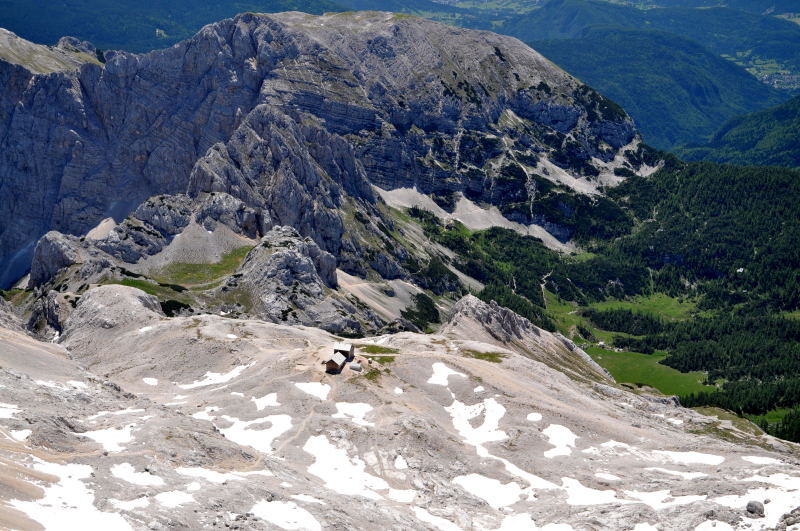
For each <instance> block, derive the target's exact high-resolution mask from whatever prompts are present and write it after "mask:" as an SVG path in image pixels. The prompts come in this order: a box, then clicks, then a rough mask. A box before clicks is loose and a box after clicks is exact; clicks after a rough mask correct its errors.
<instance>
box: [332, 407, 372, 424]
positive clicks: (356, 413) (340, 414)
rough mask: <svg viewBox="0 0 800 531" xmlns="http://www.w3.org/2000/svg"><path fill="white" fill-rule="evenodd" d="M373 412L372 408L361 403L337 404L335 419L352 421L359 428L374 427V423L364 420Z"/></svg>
mask: <svg viewBox="0 0 800 531" xmlns="http://www.w3.org/2000/svg"><path fill="white" fill-rule="evenodd" d="M370 411H372V406H371V405H369V404H364V403H360V402H337V403H336V413H334V414H333V418H335V419H346V418H350V419H352V421H353V423H354V424H358V425H359V426H374V425H375V424H373V423H372V422H367V421H366V420H364V415H366V414H367V413H369V412H370Z"/></svg>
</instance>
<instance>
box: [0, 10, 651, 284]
mask: <svg viewBox="0 0 800 531" xmlns="http://www.w3.org/2000/svg"><path fill="white" fill-rule="evenodd" d="M106 59H107V62H106V63H105V64H104V65H99V64H93V63H87V64H84V65H82V66H81V67H80V69H79V70H70V69H64V70H63V71H55V72H50V73H47V74H33V73H32V72H31V70H30V69H28V68H26V66H25V63H24V61H18V62H20V63H22V64H14V63H12V62H9V61H6V60H2V59H0V83H2V86H3V87H4V90H3V91H2V94H0V264H2V271H0V285H6V284H8V283H9V282H10V281H12V280H13V279H14V278H15V277H17V276H19V275H20V274H21V273H23V272H24V271H25V270H26V269H27V267H28V266H29V264H30V256H31V254H32V252H33V248H34V246H35V242H36V240H37V239H38V238H39V237H40V236H41V235H42V234H44V233H45V232H47V231H48V230H58V231H61V232H66V233H72V234H81V233H84V232H86V231H87V230H88V229H90V228H91V227H92V226H94V225H95V224H96V223H97V222H98V221H99V220H101V219H103V218H105V217H107V216H114V217H115V218H116V219H117V220H120V219H122V218H123V217H125V215H127V214H128V213H129V212H130V211H132V210H133V209H135V208H136V207H137V205H139V204H140V203H141V202H142V201H144V200H145V199H147V198H148V197H150V196H152V195H156V194H175V193H188V195H189V196H190V197H197V196H199V195H202V194H205V193H206V192H226V193H228V194H230V195H231V196H232V197H234V198H236V199H238V200H240V201H242V202H243V203H244V206H245V207H246V208H248V209H251V210H252V211H253V212H254V214H253V216H255V218H258V219H260V220H269V221H268V223H267V224H270V225H271V224H279V225H290V226H293V227H295V228H296V229H297V230H298V231H299V232H300V233H301V235H302V236H310V237H311V238H313V239H314V240H315V241H316V242H317V244H318V245H319V246H320V247H321V248H322V249H324V250H326V251H328V252H331V253H333V254H334V255H336V256H337V257H338V256H340V254H341V252H342V246H343V245H345V246H347V245H349V246H350V247H352V244H347V243H345V244H343V243H342V238H343V236H344V235H345V234H346V231H347V228H346V227H345V223H344V221H343V219H342V216H341V211H340V208H341V206H342V201H343V198H344V197H346V196H349V197H351V198H354V199H355V200H357V201H360V202H362V203H363V204H365V205H369V204H373V203H374V201H375V196H374V194H373V192H372V189H371V187H370V184H374V185H377V186H379V187H381V188H384V189H392V188H397V187H417V188H418V189H419V190H420V191H421V192H423V193H429V194H434V195H435V196H436V197H443V198H445V200H446V199H447V197H450V196H452V194H453V193H456V192H461V193H463V194H464V195H466V196H467V197H469V198H471V199H473V200H480V201H485V202H489V203H493V204H503V203H507V202H509V201H513V202H514V203H524V202H525V201H526V200H527V199H528V198H529V197H528V196H529V193H530V190H529V188H530V187H529V186H528V181H529V180H530V179H531V173H532V172H534V171H535V172H541V173H543V174H545V175H548V174H549V173H550V172H549V171H548V169H547V168H546V167H545V166H548V167H549V168H551V169H553V168H555V169H560V170H563V171H565V172H566V173H569V174H570V175H573V176H575V177H577V178H579V179H587V178H595V177H596V176H597V174H598V172H599V171H600V170H602V169H603V168H600V166H602V164H603V163H607V162H609V161H612V159H614V158H615V157H616V156H617V155H619V154H621V153H622V152H623V148H625V146H629V145H634V148H635V144H631V143H632V142H635V140H636V132H635V129H634V126H633V123H632V122H631V120H630V119H629V118H628V117H627V115H625V113H624V112H622V111H621V110H619V109H618V108H617V107H616V106H614V105H613V104H612V103H610V102H608V101H607V100H605V99H604V98H603V97H602V96H599V95H598V94H596V93H595V92H594V91H592V90H591V89H589V88H588V87H585V86H584V85H582V84H581V83H580V82H578V81H577V80H575V79H574V78H572V77H570V76H569V75H568V74H566V73H564V72H563V71H561V70H560V69H558V68H557V67H556V66H554V65H553V64H551V63H550V62H548V61H547V60H546V59H544V58H543V57H542V56H541V55H539V54H538V53H536V52H535V51H533V50H531V49H530V48H528V47H527V46H525V45H523V44H522V43H521V42H519V41H517V40H515V39H512V38H509V37H502V36H498V35H494V34H491V33H486V32H476V31H468V30H462V29H456V28H451V27H448V26H443V25H440V24H436V23H433V22H430V21H425V20H421V19H413V18H400V17H397V16H394V15H391V14H387V13H356V14H338V15H327V16H322V17H316V16H310V15H304V14H300V13H284V14H278V15H253V14H246V15H240V16H238V17H236V18H234V19H229V20H224V21H221V22H219V23H216V24H212V25H209V26H206V27H205V28H203V29H202V30H201V31H200V32H199V33H198V34H197V35H196V36H195V37H193V38H192V39H190V40H188V41H185V42H182V43H180V44H177V45H175V46H173V47H172V48H169V49H166V50H161V51H155V52H151V53H148V54H145V55H134V54H129V53H124V52H114V53H107V54H106ZM630 158H631V159H634V157H630ZM545 160H552V161H553V164H554V165H549V164H547V165H545V164H544V163H543V161H545ZM630 164H631V166H632V167H633V169H634V170H635V169H637V168H636V165H635V162H631V163H630ZM598 168H599V169H598ZM605 169H607V168H605ZM560 170H559V171H560ZM601 177H602V175H601ZM525 211H526V210H525V208H518V209H516V210H515V212H516V214H515V215H516V216H517V217H521V218H525V216H526V214H525ZM522 221H530V220H526V219H522ZM345 240H346V238H345Z"/></svg>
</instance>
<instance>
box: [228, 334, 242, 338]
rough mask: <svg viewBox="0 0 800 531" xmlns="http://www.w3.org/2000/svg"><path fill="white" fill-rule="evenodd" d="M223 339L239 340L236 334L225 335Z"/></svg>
mask: <svg viewBox="0 0 800 531" xmlns="http://www.w3.org/2000/svg"><path fill="white" fill-rule="evenodd" d="M225 337H227V338H228V339H239V336H237V335H236V334H225Z"/></svg>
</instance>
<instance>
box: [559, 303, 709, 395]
mask: <svg viewBox="0 0 800 531" xmlns="http://www.w3.org/2000/svg"><path fill="white" fill-rule="evenodd" d="M545 300H546V302H547V311H548V314H549V315H550V317H551V318H552V319H553V320H554V321H555V322H556V324H557V326H558V329H559V331H560V332H562V333H563V334H565V335H571V334H572V332H574V331H575V329H576V328H577V327H578V326H581V327H583V328H585V329H587V330H589V331H590V332H591V333H592V335H593V336H594V337H595V339H597V340H598V341H603V342H604V343H605V344H607V345H611V344H612V342H613V336H615V335H624V334H619V333H618V332H608V331H606V330H601V329H599V328H597V327H596V326H594V325H593V324H592V323H591V322H590V321H589V320H588V319H586V318H584V317H583V316H581V315H580V314H579V313H578V312H579V310H580V308H579V307H578V306H577V305H576V304H574V303H570V302H567V301H563V300H559V298H558V297H557V296H556V295H554V294H553V293H550V292H546V293H545ZM590 306H591V307H593V308H598V309H612V308H613V309H616V308H624V309H631V310H637V311H640V312H644V313H651V314H655V315H659V316H662V317H664V318H666V319H674V320H677V319H686V318H688V317H689V316H690V314H691V313H692V312H693V311H694V310H695V305H694V303H691V302H681V301H679V300H678V299H675V298H672V297H668V296H667V295H664V294H661V293H656V294H653V295H650V296H648V297H644V296H638V297H633V298H631V299H627V300H608V301H603V302H596V303H593V304H591V305H590ZM576 339H577V342H578V343H579V344H581V346H582V347H583V348H584V349H586V352H587V354H589V355H590V356H591V357H592V359H594V360H595V361H596V362H597V363H598V364H600V366H601V367H603V368H604V369H606V370H608V371H609V372H610V373H611V375H612V376H613V377H614V379H615V380H617V381H618V382H620V383H631V384H638V385H647V386H650V387H653V388H655V389H658V390H659V391H661V392H662V393H664V394H676V395H682V394H688V393H693V392H698V391H708V390H711V389H713V388H712V387H709V386H705V385H703V384H702V382H703V381H704V380H705V377H706V375H705V373H703V372H689V373H682V372H679V371H677V370H675V369H673V368H671V367H667V366H666V365H661V364H660V363H659V361H661V360H662V359H664V357H665V354H663V353H657V354H651V355H648V354H640V353H637V352H615V351H613V350H609V349H604V348H601V347H598V346H594V344H592V343H589V342H586V341H581V339H580V338H576Z"/></svg>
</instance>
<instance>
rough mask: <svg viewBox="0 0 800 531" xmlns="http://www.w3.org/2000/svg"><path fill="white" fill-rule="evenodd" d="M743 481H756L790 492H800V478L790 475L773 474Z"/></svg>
mask: <svg viewBox="0 0 800 531" xmlns="http://www.w3.org/2000/svg"><path fill="white" fill-rule="evenodd" d="M742 481H756V482H758V483H769V484H770V485H775V486H777V487H783V488H784V489H788V490H798V491H800V478H798V477H795V476H790V475H788V474H772V475H771V476H752V477H749V478H744V479H743V480H742Z"/></svg>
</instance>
